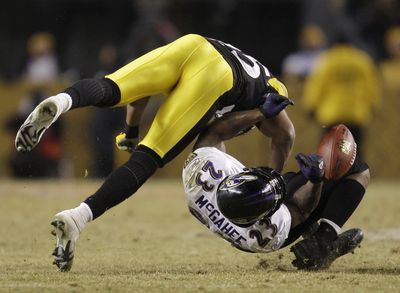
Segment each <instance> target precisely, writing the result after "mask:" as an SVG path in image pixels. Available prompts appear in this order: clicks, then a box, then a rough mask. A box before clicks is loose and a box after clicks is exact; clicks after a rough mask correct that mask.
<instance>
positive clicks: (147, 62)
mask: <svg viewBox="0 0 400 293" xmlns="http://www.w3.org/2000/svg"><path fill="white" fill-rule="evenodd" d="M204 42H207V41H206V39H204V38H203V37H201V36H197V35H187V36H184V37H182V38H180V39H178V40H176V41H175V42H172V43H171V44H169V45H166V46H163V47H160V48H158V49H155V50H153V51H151V52H149V53H147V54H145V55H143V56H142V57H139V58H138V59H136V60H134V61H132V62H131V63H129V64H127V65H126V66H124V67H122V68H121V69H119V70H117V71H116V72H115V73H113V74H110V75H108V76H107V77H106V78H101V79H94V78H90V79H83V80H80V81H78V82H76V83H75V84H74V85H73V86H71V87H69V88H67V89H66V90H65V91H64V92H62V93H60V94H58V95H56V96H53V97H50V98H48V99H46V100H45V101H43V102H42V103H40V104H39V105H38V106H37V107H36V108H35V110H34V111H33V112H32V113H31V115H29V117H28V118H27V119H26V121H25V122H24V124H23V125H22V126H21V128H20V130H19V131H18V133H17V136H16V140H15V145H16V148H17V150H18V151H23V152H24V151H30V150H31V149H32V148H34V147H35V146H36V145H37V143H38V142H39V141H40V139H41V137H42V135H43V133H44V132H45V131H46V129H47V128H49V127H50V125H51V124H52V123H54V122H55V121H56V120H57V119H58V117H59V116H60V115H61V114H62V113H65V112H67V111H69V110H72V109H75V108H81V107H86V106H97V107H113V106H124V105H126V104H128V103H131V102H134V101H136V100H138V99H141V98H143V97H147V96H149V95H154V94H159V93H165V92H169V91H170V90H171V89H172V88H173V87H174V86H175V84H176V82H177V81H178V80H179V79H180V75H181V73H182V70H181V69H182V67H183V66H184V64H185V62H186V61H187V60H188V59H189V58H190V56H191V54H192V53H193V52H195V51H196V49H197V48H198V47H199V46H201V45H202V44H203V43H204Z"/></svg>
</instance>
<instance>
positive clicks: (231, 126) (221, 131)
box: [193, 109, 265, 151]
mask: <svg viewBox="0 0 400 293" xmlns="http://www.w3.org/2000/svg"><path fill="white" fill-rule="evenodd" d="M263 119H265V118H264V115H263V114H262V113H261V112H260V111H259V110H258V109H253V110H249V111H243V112H235V113H230V114H228V115H225V116H223V117H221V118H218V119H216V120H215V121H214V122H213V123H211V125H209V127H208V129H207V130H205V131H204V132H202V133H201V134H200V136H199V138H198V140H197V142H196V143H195V145H194V147H193V149H197V148H200V147H206V146H210V147H216V148H218V149H220V150H222V151H225V146H224V144H223V141H225V140H228V139H230V138H233V137H235V136H237V135H238V134H240V132H241V131H243V130H245V129H247V128H249V127H252V126H253V125H255V124H257V123H259V122H260V121H262V120H263Z"/></svg>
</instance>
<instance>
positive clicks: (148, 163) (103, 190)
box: [85, 150, 161, 220]
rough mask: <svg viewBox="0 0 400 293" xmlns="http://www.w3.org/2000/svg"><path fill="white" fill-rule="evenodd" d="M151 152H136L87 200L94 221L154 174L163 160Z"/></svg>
mask: <svg viewBox="0 0 400 293" xmlns="http://www.w3.org/2000/svg"><path fill="white" fill-rule="evenodd" d="M156 156H157V155H154V154H152V153H151V150H149V151H146V152H144V151H140V150H136V151H134V152H133V153H132V156H131V158H130V159H129V161H128V162H126V163H125V164H124V165H122V166H121V167H119V168H118V169H116V170H115V171H114V172H112V173H111V174H110V175H109V176H108V177H107V178H106V180H105V181H104V183H103V185H102V186H101V187H100V189H99V190H97V191H96V193H94V194H93V195H92V196H90V197H88V198H87V199H86V200H85V203H86V204H87V205H88V206H89V207H90V209H91V210H92V213H93V220H94V219H96V218H97V217H99V216H100V215H102V214H103V213H104V212H105V211H106V210H108V209H110V208H112V207H113V206H115V205H117V204H119V203H121V202H122V201H124V200H125V199H127V198H128V197H130V196H131V195H132V194H133V193H135V192H136V191H137V190H138V189H139V188H140V186H142V185H143V183H145V182H146V180H147V179H148V178H149V177H151V175H153V174H154V172H155V171H156V170H157V168H158V167H159V165H160V163H159V160H161V159H160V158H159V157H158V158H157V157H156Z"/></svg>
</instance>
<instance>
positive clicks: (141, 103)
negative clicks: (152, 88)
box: [126, 97, 150, 127]
mask: <svg viewBox="0 0 400 293" xmlns="http://www.w3.org/2000/svg"><path fill="white" fill-rule="evenodd" d="M149 99H150V97H146V98H143V99H140V100H138V101H135V102H133V103H130V104H128V105H127V106H126V124H127V125H128V126H131V127H133V126H138V125H139V124H140V120H141V118H142V115H143V112H144V110H145V108H146V106H147V103H148V101H149Z"/></svg>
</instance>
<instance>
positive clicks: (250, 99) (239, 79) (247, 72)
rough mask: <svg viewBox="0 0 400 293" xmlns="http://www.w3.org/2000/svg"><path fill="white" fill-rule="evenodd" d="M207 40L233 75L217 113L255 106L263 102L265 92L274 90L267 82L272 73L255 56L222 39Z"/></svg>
mask: <svg viewBox="0 0 400 293" xmlns="http://www.w3.org/2000/svg"><path fill="white" fill-rule="evenodd" d="M207 40H208V41H209V42H210V43H211V44H212V45H213V46H214V47H215V48H216V49H217V50H218V52H220V53H221V55H222V56H223V57H224V58H225V60H226V61H227V62H228V63H229V65H230V66H231V67H232V71H233V75H234V85H233V88H232V89H231V90H230V91H229V92H228V93H226V94H225V95H224V96H223V97H221V106H220V110H219V111H218V112H217V114H219V115H223V114H225V113H228V112H232V111H244V110H250V109H254V108H257V107H259V106H260V105H261V104H262V103H263V102H264V95H265V94H267V93H270V92H276V90H275V89H274V88H273V87H271V86H269V85H268V84H267V81H268V80H269V79H270V78H272V77H273V76H272V74H271V73H270V72H269V70H268V69H267V68H266V67H265V66H264V65H262V64H261V63H260V62H258V61H257V60H256V59H255V58H253V57H251V56H249V55H246V54H245V53H243V52H242V51H241V50H240V49H238V48H236V47H234V46H232V45H229V44H226V43H224V42H222V41H219V40H215V39H211V38H207Z"/></svg>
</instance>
